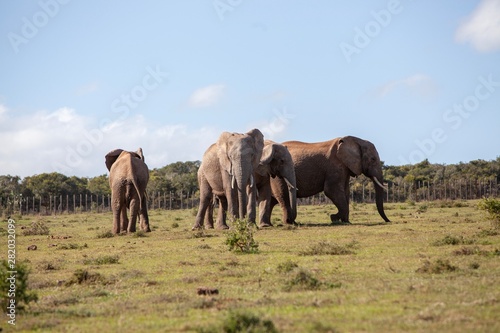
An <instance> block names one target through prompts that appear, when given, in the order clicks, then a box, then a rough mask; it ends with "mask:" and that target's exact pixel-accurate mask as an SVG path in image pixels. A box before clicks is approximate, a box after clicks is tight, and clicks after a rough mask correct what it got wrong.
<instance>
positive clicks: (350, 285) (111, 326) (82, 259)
mask: <svg viewBox="0 0 500 333" xmlns="http://www.w3.org/2000/svg"><path fill="white" fill-rule="evenodd" d="M422 206H423V205H422V203H417V204H414V205H411V204H401V203H397V204H388V205H387V208H388V209H387V213H388V216H389V218H390V219H391V220H392V221H393V222H392V223H390V224H386V223H383V222H381V219H380V217H379V216H378V214H377V211H376V209H375V207H374V205H364V204H357V205H356V207H355V209H353V211H352V212H351V222H352V225H331V224H330V223H329V222H328V221H329V214H331V213H333V212H334V211H335V210H334V208H333V206H332V205H327V206H316V207H313V206H308V207H305V206H302V207H300V208H299V213H298V221H299V222H301V225H300V226H299V227H295V228H287V227H284V226H280V225H279V223H280V222H279V218H280V214H279V211H278V210H276V211H275V215H273V221H274V223H275V225H277V226H276V227H274V228H268V229H264V230H256V231H254V234H253V237H254V239H255V241H256V242H258V244H259V248H258V249H259V251H258V252H257V253H252V254H244V253H243V254H241V253H235V252H233V251H229V250H228V248H227V245H226V244H225V240H226V236H227V233H228V231H217V230H204V231H203V232H202V233H199V234H197V233H196V232H192V231H191V226H192V224H193V223H194V217H193V215H192V212H191V211H190V210H186V211H173V212H170V211H152V212H151V214H150V220H151V225H152V227H153V231H152V232H151V233H148V234H147V237H134V236H132V235H126V234H125V235H118V236H114V237H111V238H107V235H108V231H109V230H111V225H112V218H111V215H110V214H90V215H83V214H82V215H62V216H55V217H54V216H50V217H46V218H45V217H42V218H40V220H39V221H40V222H41V223H43V224H44V225H45V226H46V227H47V228H49V230H50V236H47V235H39V234H34V235H33V234H30V235H23V234H22V233H21V232H19V234H18V237H17V249H18V251H17V257H18V258H17V259H18V260H29V265H30V267H31V274H30V279H29V281H30V282H29V287H30V289H31V290H33V291H35V292H36V293H37V294H38V297H39V301H38V302H37V303H36V304H34V303H30V305H29V307H28V308H27V309H26V310H27V311H26V313H24V314H23V315H22V316H19V318H18V321H17V325H16V327H15V329H16V331H24V332H29V331H36V330H38V331H44V332H45V331H51V332H73V331H74V332H96V331H97V332H99V331H101V332H116V331H120V332H137V331H141V332H202V331H205V332H209V331H221V330H222V329H223V327H224V325H227V323H228V321H230V320H233V319H234V317H235V315H234V313H237V314H238V316H236V317H237V318H239V320H242V321H245V320H246V321H250V322H251V323H253V322H255V323H256V324H255V325H261V324H259V323H266V325H268V326H269V327H274V328H275V330H276V331H279V332H401V331H405V332H457V331H460V332H495V331H500V323H499V321H498V315H497V314H498V313H499V312H500V289H499V288H498V286H499V284H500V265H499V264H498V263H499V261H498V260H499V258H500V257H499V253H500V237H499V233H498V230H495V229H493V227H492V224H491V223H490V221H489V220H488V219H487V218H486V217H485V215H484V213H483V212H482V211H479V210H478V209H477V208H476V207H477V203H476V202H471V203H467V202H465V203H460V205H457V204H453V203H451V204H446V205H444V204H439V205H437V204H432V203H429V204H425V206H426V208H425V209H422ZM69 220H71V221H72V223H67V222H68V221H69ZM31 221H32V220H30V219H25V220H19V221H16V222H17V224H16V225H19V226H25V227H26V228H30V226H31ZM0 237H6V235H5V233H4V234H2V235H1V236H0ZM32 244H35V245H37V250H36V251H27V250H26V248H27V247H28V246H30V245H32ZM200 287H203V288H208V289H217V290H218V294H212V295H206V296H200V295H198V294H197V290H198V288H200ZM235 311H236V312H235ZM242 318H243V319H242ZM255 318H258V319H260V321H259V320H257V319H255ZM270 323H272V324H270ZM261 326H262V325H261ZM264 326H265V325H264ZM1 327H3V329H4V332H5V331H9V330H11V329H12V328H11V327H6V325H4V323H2V324H1Z"/></svg>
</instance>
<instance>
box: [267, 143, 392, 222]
mask: <svg viewBox="0 0 500 333" xmlns="http://www.w3.org/2000/svg"><path fill="white" fill-rule="evenodd" d="M283 145H284V146H285V147H287V148H288V151H289V152H290V154H291V155H292V159H293V163H294V165H295V176H296V178H297V188H298V190H297V197H298V198H305V197H309V196H311V195H315V194H317V193H319V192H321V191H323V192H324V193H325V195H326V196H327V197H328V198H329V199H330V200H332V202H333V203H334V204H335V206H337V209H338V213H337V214H331V215H330V219H331V221H332V222H335V221H343V222H349V178H350V177H356V176H359V175H360V174H364V175H365V176H366V177H368V178H370V179H372V181H373V183H374V185H375V202H376V205H377V210H378V213H379V214H380V216H381V217H382V218H383V219H384V221H386V222H390V221H389V219H388V218H387V216H386V215H385V212H384V189H385V188H384V186H383V185H382V184H383V176H382V164H381V162H380V157H379V155H378V152H377V149H376V148H375V146H374V145H373V143H371V142H369V141H366V140H362V139H360V138H357V137H354V136H345V137H342V138H336V139H333V140H330V141H325V142H317V143H305V142H299V141H287V142H283ZM271 186H272V191H273V196H274V198H275V199H276V200H277V201H276V200H273V202H272V205H271V206H274V205H275V204H276V203H277V202H279V203H280V204H283V203H286V200H287V196H285V195H283V193H282V191H281V190H280V189H282V188H284V186H285V185H284V181H283V180H281V179H279V178H274V179H271ZM271 210H272V208H271Z"/></svg>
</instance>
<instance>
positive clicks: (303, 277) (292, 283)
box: [285, 269, 322, 291]
mask: <svg viewBox="0 0 500 333" xmlns="http://www.w3.org/2000/svg"><path fill="white" fill-rule="evenodd" d="M321 284H322V283H321V282H320V281H319V280H318V279H317V278H315V277H314V276H313V275H312V274H311V272H309V271H307V270H305V269H299V270H297V272H296V273H295V274H294V275H293V276H292V277H291V278H290V279H289V280H288V281H287V282H286V285H285V291H291V290H292V289H293V288H296V289H299V290H317V289H319V288H320V287H321Z"/></svg>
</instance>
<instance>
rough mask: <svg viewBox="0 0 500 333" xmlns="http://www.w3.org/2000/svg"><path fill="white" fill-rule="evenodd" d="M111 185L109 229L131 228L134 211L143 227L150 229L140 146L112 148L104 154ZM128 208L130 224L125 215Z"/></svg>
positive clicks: (146, 177) (145, 169)
mask: <svg viewBox="0 0 500 333" xmlns="http://www.w3.org/2000/svg"><path fill="white" fill-rule="evenodd" d="M105 160H106V161H105V164H106V167H107V168H108V171H109V186H110V187H111V209H112V211H113V233H114V234H119V233H120V232H121V231H127V232H135V231H136V220H137V215H139V218H140V226H141V229H142V230H143V231H146V232H150V231H151V229H150V227H149V217H148V207H147V199H146V186H147V185H148V181H149V169H148V166H147V165H146V163H145V162H144V155H143V153H142V149H141V148H139V149H138V150H137V151H136V152H130V151H125V150H123V149H115V150H112V151H110V152H109V153H108V154H107V155H106V156H105ZM127 208H129V209H130V224H129V220H128V218H127Z"/></svg>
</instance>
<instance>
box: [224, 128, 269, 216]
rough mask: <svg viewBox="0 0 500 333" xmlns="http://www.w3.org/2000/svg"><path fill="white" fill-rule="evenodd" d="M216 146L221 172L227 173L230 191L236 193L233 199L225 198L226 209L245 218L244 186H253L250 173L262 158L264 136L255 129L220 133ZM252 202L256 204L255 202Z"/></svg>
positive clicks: (245, 191) (245, 193) (246, 200)
mask: <svg viewBox="0 0 500 333" xmlns="http://www.w3.org/2000/svg"><path fill="white" fill-rule="evenodd" d="M217 147H218V151H217V156H218V158H219V162H220V166H221V171H222V172H223V173H225V174H226V176H229V179H230V186H231V189H232V191H231V192H232V193H234V194H235V198H236V196H237V200H232V197H233V196H231V197H230V198H228V204H229V209H230V211H231V213H232V214H233V215H235V216H237V217H239V218H244V217H245V216H246V215H247V214H246V213H247V212H246V211H247V204H248V195H247V185H250V187H254V186H253V182H254V180H253V173H254V171H255V170H256V169H257V167H258V165H259V161H260V159H261V155H262V149H263V148H264V136H263V135H262V133H261V132H260V131H259V130H258V129H253V130H251V131H249V132H247V133H244V134H240V133H229V132H223V133H222V134H221V135H220V137H219V139H218V140H217ZM226 178H227V177H226ZM253 191H255V189H253ZM235 192H236V193H235ZM252 204H253V207H255V202H253V203H252ZM253 209H254V210H255V208H253Z"/></svg>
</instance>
